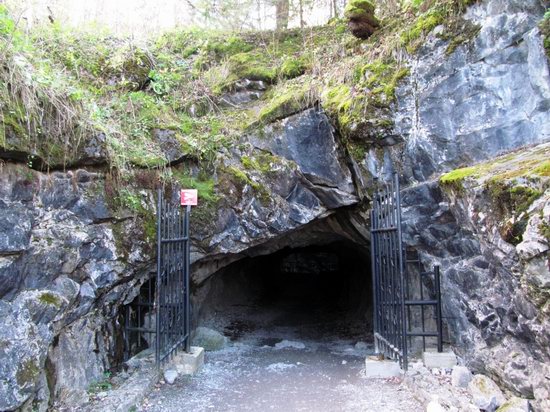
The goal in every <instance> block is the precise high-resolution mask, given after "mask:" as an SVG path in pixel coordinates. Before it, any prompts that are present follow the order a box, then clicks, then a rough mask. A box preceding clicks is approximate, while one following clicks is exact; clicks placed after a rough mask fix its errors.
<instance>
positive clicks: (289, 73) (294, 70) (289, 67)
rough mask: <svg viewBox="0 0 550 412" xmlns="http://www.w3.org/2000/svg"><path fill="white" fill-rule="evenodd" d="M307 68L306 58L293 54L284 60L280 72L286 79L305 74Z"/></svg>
mask: <svg viewBox="0 0 550 412" xmlns="http://www.w3.org/2000/svg"><path fill="white" fill-rule="evenodd" d="M306 70H307V63H306V61H305V59H304V58H296V57H293V56H291V57H287V58H286V59H285V60H284V61H283V64H282V65H281V69H280V71H279V73H280V75H281V76H282V77H284V78H285V79H293V78H295V77H298V76H301V75H302V74H304V73H305V71H306Z"/></svg>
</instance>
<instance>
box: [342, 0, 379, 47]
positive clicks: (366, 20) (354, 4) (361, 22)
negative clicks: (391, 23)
mask: <svg viewBox="0 0 550 412" xmlns="http://www.w3.org/2000/svg"><path fill="white" fill-rule="evenodd" d="M375 8H376V7H375V4H374V2H373V1H371V0H350V1H349V2H348V4H347V6H346V8H345V9H344V16H345V17H346V19H347V20H348V27H349V29H350V31H351V33H352V34H353V35H354V36H355V37H358V38H360V39H366V38H368V37H370V36H371V35H372V34H373V33H374V32H375V31H376V30H377V29H378V27H380V22H379V21H378V19H377V18H376V17H375V15H374V11H375Z"/></svg>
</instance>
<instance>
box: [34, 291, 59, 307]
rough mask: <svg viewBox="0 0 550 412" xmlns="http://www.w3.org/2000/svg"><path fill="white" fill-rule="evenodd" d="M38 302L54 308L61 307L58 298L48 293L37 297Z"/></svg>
mask: <svg viewBox="0 0 550 412" xmlns="http://www.w3.org/2000/svg"><path fill="white" fill-rule="evenodd" d="M38 300H39V301H40V302H41V303H43V304H45V305H51V306H55V307H56V308H59V307H61V301H60V300H59V297H58V296H57V295H55V294H53V293H50V292H46V293H42V294H41V295H40V296H39V297H38Z"/></svg>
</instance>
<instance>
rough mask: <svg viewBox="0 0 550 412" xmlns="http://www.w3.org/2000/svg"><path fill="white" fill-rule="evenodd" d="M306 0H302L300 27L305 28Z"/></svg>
mask: <svg viewBox="0 0 550 412" xmlns="http://www.w3.org/2000/svg"><path fill="white" fill-rule="evenodd" d="M304 25H305V24H304V0H300V28H301V29H303V28H304Z"/></svg>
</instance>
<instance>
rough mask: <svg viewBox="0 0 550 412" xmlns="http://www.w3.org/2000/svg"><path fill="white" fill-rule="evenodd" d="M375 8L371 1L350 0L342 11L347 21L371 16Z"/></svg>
mask: <svg viewBox="0 0 550 412" xmlns="http://www.w3.org/2000/svg"><path fill="white" fill-rule="evenodd" d="M375 8H376V7H375V4H374V1H372V0H350V1H349V2H348V4H347V5H346V8H345V9H344V16H345V17H346V18H348V19H360V18H363V17H366V16H372V15H373V14H374V9H375Z"/></svg>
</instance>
